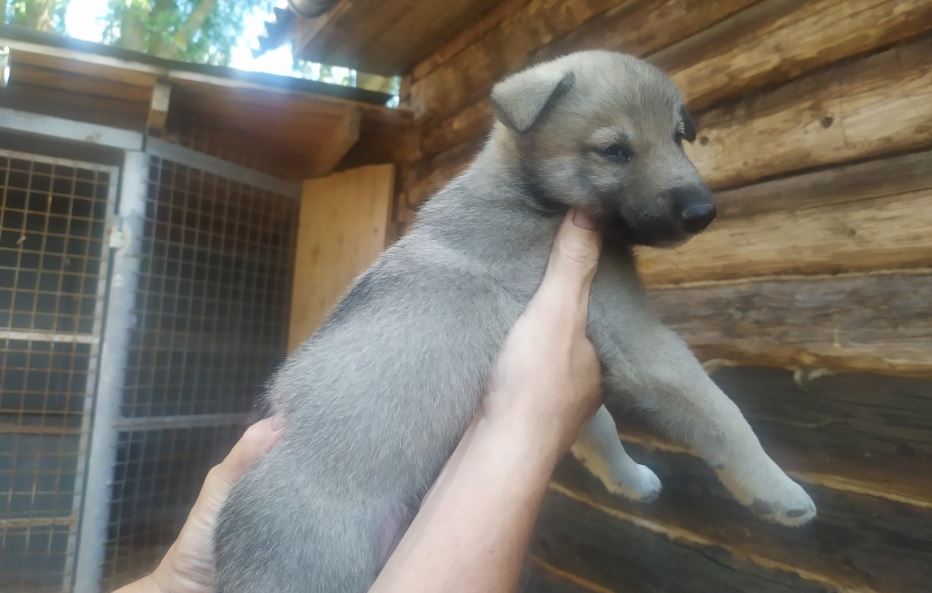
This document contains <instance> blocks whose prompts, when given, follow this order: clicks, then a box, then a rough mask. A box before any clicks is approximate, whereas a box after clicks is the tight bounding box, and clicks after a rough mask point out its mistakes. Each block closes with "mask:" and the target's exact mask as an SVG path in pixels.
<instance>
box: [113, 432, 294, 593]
mask: <svg viewBox="0 0 932 593" xmlns="http://www.w3.org/2000/svg"><path fill="white" fill-rule="evenodd" d="M281 436H282V425H281V422H279V418H277V417H272V418H266V419H265V420H261V421H259V422H257V423H255V424H253V425H252V426H250V427H249V428H248V429H246V432H245V433H244V434H243V436H242V438H240V440H239V442H237V443H236V445H234V446H233V449H232V450H230V452H229V453H228V454H227V456H226V458H225V459H224V460H223V461H222V462H220V463H219V464H218V465H216V466H214V467H213V468H212V469H211V470H210V472H208V474H207V479H206V480H205V481H204V486H203V487H202V488H201V492H200V494H199V495H198V497H197V501H195V503H194V507H193V508H192V509H191V513H190V514H189V515H188V520H187V521H186V522H185V524H184V526H183V527H182V528H181V533H180V534H179V535H178V539H177V540H175V543H174V544H172V546H171V548H169V550H168V552H167V553H166V554H165V557H164V558H163V559H162V561H161V562H160V563H159V565H158V567H157V568H156V569H155V571H153V572H152V574H150V575H148V576H146V577H143V578H142V579H140V580H138V581H135V582H133V583H131V584H129V585H127V586H126V587H124V588H122V589H120V590H119V591H118V592H117V593H143V592H145V593H150V592H151V593H156V592H158V593H213V592H214V591H216V579H215V577H216V574H215V567H214V546H213V532H214V525H215V524H216V522H217V515H218V514H219V513H220V509H221V507H222V506H223V503H224V501H225V500H226V499H227V496H228V495H229V493H230V489H231V488H232V487H233V484H235V483H236V482H237V481H238V480H239V479H240V478H241V477H243V475H244V474H245V473H246V471H247V470H249V468H250V467H252V465H253V464H254V463H255V462H256V461H258V460H259V458H260V457H262V456H263V455H265V454H266V453H268V452H269V450H271V449H272V447H274V446H275V444H276V443H277V442H278V440H279V439H280V438H281Z"/></svg>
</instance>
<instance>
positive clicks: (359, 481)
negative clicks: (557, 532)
mask: <svg viewBox="0 0 932 593" xmlns="http://www.w3.org/2000/svg"><path fill="white" fill-rule="evenodd" d="M567 81H568V82H567ZM540 85H543V87H541V86H540ZM493 98H494V102H495V105H496V109H497V111H498V113H499V118H500V120H501V122H505V123H498V124H496V126H495V128H494V130H493V131H492V134H491V136H490V139H489V142H488V144H487V145H486V147H485V148H484V150H483V151H482V152H481V153H480V154H479V156H478V157H477V159H476V161H475V162H474V163H473V165H472V166H471V167H470V168H469V169H468V170H467V171H466V172H465V173H464V174H463V175H461V176H460V177H459V178H457V179H455V180H454V181H453V182H452V183H450V184H449V185H448V186H447V187H446V188H445V189H443V190H441V191H440V192H439V193H438V194H437V195H436V196H434V197H433V198H432V199H431V200H430V201H429V202H428V203H427V204H426V205H425V207H424V208H423V209H422V210H421V212H420V214H419V217H418V220H417V222H416V224H415V225H414V226H413V228H412V229H411V231H410V232H409V233H408V234H407V235H406V236H405V237H403V238H402V239H401V240H400V241H398V242H397V243H396V244H395V245H394V246H393V247H391V248H390V249H388V250H387V251H386V252H385V254H384V255H383V256H382V257H381V258H380V259H379V261H378V262H377V263H376V264H375V265H374V266H373V267H372V268H371V269H370V270H369V271H367V272H366V273H365V274H364V275H363V276H361V277H360V278H359V279H358V280H357V282H356V284H355V286H354V287H353V288H352V289H351V290H350V291H349V292H348V294H347V296H346V297H345V298H344V300H343V302H342V303H341V304H340V305H339V306H338V307H337V309H336V310H335V312H334V313H333V314H332V316H331V318H330V319H329V321H328V322H327V323H326V324H325V325H324V326H323V327H322V328H321V329H320V330H319V331H318V332H317V333H316V334H315V335H314V336H313V337H312V338H311V339H309V340H308V341H307V343H306V344H304V346H302V347H301V348H300V350H299V351H298V352H296V353H295V354H294V355H292V356H291V358H290V359H289V360H288V362H286V363H285V365H284V366H283V367H282V368H281V369H280V370H279V372H278V374H277V375H276V377H275V378H274V380H273V382H272V383H271V386H270V388H269V389H268V393H267V399H268V404H269V406H270V408H271V409H272V410H273V411H275V412H279V413H282V414H283V415H284V418H285V424H286V432H285V436H284V438H283V440H282V442H281V443H279V444H278V445H277V446H276V447H275V449H274V450H273V451H272V452H271V453H269V454H268V455H267V456H266V457H265V458H263V459H262V460H261V461H260V462H259V463H258V464H257V465H256V466H255V467H254V468H253V469H252V470H251V471H250V472H249V473H248V474H247V475H246V476H245V477H244V478H243V479H242V480H241V481H240V482H239V483H238V484H237V485H236V487H235V488H234V489H233V492H232V494H231V496H230V499H229V501H228V502H227V504H226V505H225V507H224V509H223V512H222V514H221V518H220V523H219V526H218V528H217V532H216V534H215V543H216V551H217V561H218V572H219V585H220V588H221V590H222V591H223V592H224V593H265V592H267V591H275V592H276V593H299V592H300V593H362V592H363V591H365V590H367V588H368V587H369V585H370V584H371V582H372V581H373V579H374V578H375V576H376V575H377V572H378V570H379V568H380V566H381V564H382V563H383V562H384V560H385V558H386V557H387V555H388V553H389V552H390V550H391V548H392V546H393V545H394V543H395V542H396V541H397V539H398V537H400V534H401V533H402V532H403V530H404V528H405V526H406V525H407V523H408V522H409V521H410V518H411V517H412V516H413V514H414V512H415V510H416V508H417V505H418V503H419V501H420V499H421V497H422V496H423V494H424V492H425V491H426V490H427V488H428V487H429V486H430V484H431V483H432V481H433V480H434V478H435V477H436V475H437V473H438V472H439V470H440V468H441V466H442V465H443V463H444V461H445V460H446V459H447V457H448V456H449V454H450V453H451V451H452V450H453V448H454V447H455V446H456V443H457V441H458V439H459V438H460V436H461V435H462V433H463V431H464V429H465V427H466V425H467V423H468V422H469V419H470V417H471V416H472V414H473V412H474V410H475V408H476V404H477V402H478V400H479V398H480V397H481V395H482V391H483V387H484V384H485V379H486V375H487V373H488V371H489V368H490V365H491V364H492V361H493V359H494V357H495V355H496V353H497V351H498V349H499V346H500V344H501V343H502V340H503V338H504V336H505V334H506V332H507V331H508V329H509V328H510V327H511V325H512V324H513V323H514V321H515V320H516V318H517V317H518V315H519V314H520V313H521V311H522V310H523V309H524V307H525V305H526V303H527V302H528V300H529V299H530V297H531V295H532V294H533V293H534V291H535V289H536V287H537V285H538V284H539V282H540V280H541V277H542V275H543V272H544V268H545V265H546V262H547V259H548V256H549V252H550V247H551V244H552V241H553V236H554V233H555V231H556V228H557V226H558V224H559V222H560V218H561V216H560V215H561V214H562V213H563V212H565V210H566V208H567V207H577V208H581V209H584V210H586V211H587V212H589V213H590V214H592V215H593V216H594V217H595V218H596V219H597V220H599V222H600V223H601V225H602V229H603V232H604V236H605V247H604V250H603V256H602V259H601V262H600V266H599V271H598V274H597V276H596V280H595V282H594V285H593V289H592V294H591V298H590V303H591V304H590V313H589V334H590V336H591V338H592V340H593V342H594V344H595V345H596V348H597V350H598V352H599V355H600V358H601V359H602V361H603V363H604V368H605V374H604V383H605V385H606V389H607V390H608V392H609V393H610V394H614V395H618V396H621V397H625V398H628V399H629V400H630V401H631V402H632V403H634V404H636V405H638V406H639V407H641V408H643V409H645V410H647V411H648V413H649V414H650V415H651V416H652V417H653V418H654V419H655V420H656V421H657V424H658V425H659V426H660V427H662V428H663V429H665V430H666V431H668V432H669V433H670V434H671V435H672V436H674V437H675V438H677V439H679V440H680V441H681V442H683V443H684V444H686V445H687V446H689V447H691V448H693V449H694V450H696V451H697V452H699V453H700V454H701V455H703V456H704V457H705V458H706V459H707V460H708V461H709V462H710V463H713V464H715V465H716V467H719V468H721V469H719V470H718V474H719V476H720V478H721V480H722V482H723V483H724V484H725V485H726V486H727V487H728V488H729V489H730V490H731V491H732V492H733V494H734V495H735V496H736V497H737V498H738V500H739V501H741V502H742V503H743V504H745V505H752V504H753V506H754V507H755V508H767V509H768V510H769V512H768V513H767V518H768V519H771V520H777V521H780V522H783V523H786V524H800V523H803V522H805V521H807V520H808V519H810V518H811V517H812V516H813V515H814V513H815V508H814V506H813V505H812V502H811V501H810V500H809V498H808V496H806V494H805V492H803V491H802V489H801V488H799V486H798V485H796V484H795V483H793V482H792V481H791V480H789V478H787V477H786V476H785V475H784V474H783V472H782V471H780V469H779V468H777V466H776V465H775V464H774V463H773V462H772V461H771V460H770V459H769V458H768V457H767V456H766V454H765V453H764V452H763V450H762V449H761V447H760V445H759V443H758V441H757V438H756V437H755V436H754V434H753V433H752V432H751V429H750V427H749V426H748V425H747V422H745V420H744V418H743V417H742V416H741V414H740V412H739V411H738V409H737V408H736V407H735V406H734V404H733V403H732V402H731V401H730V400H729V399H728V398H727V397H726V396H725V395H724V394H723V393H722V392H721V391H719V390H718V388H717V387H716V386H715V384H714V383H713V382H712V381H711V380H710V379H709V378H708V377H707V376H706V374H705V373H704V372H703V371H702V368H701V367H700V365H699V364H698V362H696V360H695V359H694V357H693V356H692V355H691V353H690V352H689V350H688V349H687V348H686V347H685V346H684V344H683V343H682V341H681V340H680V339H679V338H678V337H677V336H675V335H674V334H673V333H672V332H670V331H669V330H667V329H666V328H664V327H663V325H661V324H660V322H659V321H658V320H657V319H656V317H655V316H654V315H653V313H652V312H651V311H650V308H649V306H648V303H647V300H646V297H645V294H644V290H643V288H642V286H641V284H640V282H639V280H638V277H637V273H636V270H635V265H634V257H633V255H632V250H631V248H632V242H637V243H648V244H669V243H675V242H678V241H682V240H683V239H685V238H686V237H687V236H688V233H686V232H685V231H684V228H683V223H682V221H681V219H680V217H681V213H682V211H683V209H684V208H686V207H687V206H688V205H690V204H692V205H695V204H697V203H703V204H704V203H705V202H704V201H707V200H710V195H709V193H708V190H707V189H705V186H704V185H703V184H702V182H701V180H700V178H699V176H698V174H697V172H696V170H695V169H694V168H693V166H692V164H691V163H690V162H689V160H688V159H687V158H686V156H685V154H684V153H683V151H682V149H681V147H680V146H679V140H680V139H681V138H682V137H683V136H686V135H687V132H688V130H687V128H690V127H691V122H686V121H684V115H683V114H684V113H685V110H684V109H683V106H682V101H681V99H680V97H679V94H678V92H677V91H676V89H675V88H674V86H673V85H672V83H671V82H670V81H669V80H668V79H667V78H666V77H665V76H664V75H663V74H662V73H661V72H659V71H658V70H656V69H655V68H653V67H652V66H649V65H647V64H646V63H644V62H641V61H639V60H636V59H634V58H632V57H629V56H625V55H622V54H617V53H612V52H581V53H577V54H572V55H569V56H566V57H564V58H561V59H558V60H555V61H553V62H549V63H546V64H543V65H539V66H536V67H534V68H532V69H530V70H527V71H524V72H522V73H519V74H516V75H514V76H512V77H510V78H508V79H506V80H505V81H504V82H502V83H500V84H499V85H497V86H496V88H495V91H494V92H493ZM685 117H688V115H687V116H685ZM505 124H507V125H505ZM508 126H511V127H508ZM693 133H694V132H693ZM617 143H623V144H624V145H625V151H624V155H619V156H617V157H616V156H615V155H614V153H615V150H614V148H613V145H614V144H617ZM629 157H630V158H629ZM574 454H576V455H577V457H579V458H580V459H581V460H582V461H583V463H585V464H586V467H588V468H590V470H592V471H593V472H594V473H596V475H598V476H599V478H600V479H602V481H603V482H604V483H605V484H606V486H607V487H609V488H610V489H613V490H614V491H616V492H619V493H621V494H623V495H625V496H629V497H631V498H635V499H643V500H649V499H651V498H653V497H655V496H656V495H657V493H658V492H659V490H660V484H659V481H658V480H657V478H656V476H654V474H653V473H652V472H651V471H650V470H649V469H647V468H645V467H643V466H640V465H638V464H636V463H634V462H633V461H632V460H631V459H630V457H628V456H627V454H626V453H625V451H624V448H623V446H622V445H621V443H620V442H619V441H618V439H617V434H616V431H615V429H614V424H613V422H612V419H611V417H610V416H609V415H608V413H607V412H605V411H604V409H602V410H600V411H599V413H598V414H597V415H596V417H595V418H594V419H593V421H592V422H591V423H590V426H589V428H588V429H587V430H586V431H585V433H584V434H583V435H582V438H581V439H580V441H579V443H578V444H577V445H576V446H574ZM762 505H766V507H763V506H762Z"/></svg>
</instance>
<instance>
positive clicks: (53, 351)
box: [0, 150, 115, 591]
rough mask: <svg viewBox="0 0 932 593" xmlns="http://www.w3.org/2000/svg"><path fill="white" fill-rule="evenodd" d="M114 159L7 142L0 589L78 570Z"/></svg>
mask: <svg viewBox="0 0 932 593" xmlns="http://www.w3.org/2000/svg"><path fill="white" fill-rule="evenodd" d="M114 177H115V171H114V169H113V168H112V167H104V166H98V165H93V164H88V163H78V162H74V161H66V160H61V159H49V158H45V157H40V156H36V155H31V154H24V153H15V152H10V151H5V150H0V196H2V208H0V589H2V590H10V591H38V590H46V589H48V590H60V589H61V588H62V587H63V586H65V584H66V583H67V582H68V581H69V580H70V571H71V568H72V566H71V552H72V550H73V546H74V539H75V537H76V530H77V511H78V507H79V505H80V485H81V476H82V471H83V467H84V464H83V458H84V454H85V450H86V447H85V445H86V436H87V432H88V423H89V409H90V404H91V398H90V397H89V394H90V393H91V392H92V390H93V387H94V372H95V367H96V357H97V352H98V344H99V341H100V339H99V337H100V319H101V315H102V301H103V294H104V280H105V278H104V277H105V274H106V264H107V262H106V258H105V255H106V251H105V248H104V237H105V234H106V232H105V231H106V228H107V224H108V220H109V216H110V213H111V209H112V203H113V196H114V187H113V183H114V181H115V180H114Z"/></svg>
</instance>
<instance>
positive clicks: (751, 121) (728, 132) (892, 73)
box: [686, 38, 932, 187]
mask: <svg viewBox="0 0 932 593" xmlns="http://www.w3.org/2000/svg"><path fill="white" fill-rule="evenodd" d="M699 130H700V132H699V138H698V140H697V142H695V143H693V144H692V145H690V146H688V147H687V149H686V151H687V153H688V154H689V156H690V158H691V159H692V160H693V163H695V165H696V167H697V168H698V169H699V171H700V172H702V174H703V176H704V177H705V179H706V180H707V181H708V183H709V184H710V185H712V186H713V187H727V186H736V185H741V184H744V183H749V182H751V181H754V180H757V179H761V178H763V177H768V176H772V175H777V174H784V173H787V172H790V171H794V170H800V169H811V168H814V167H818V166H826V165H831V164H836V163H840V162H844V161H847V160H852V159H865V158H870V157H872V156H877V155H880V154H885V153H891V152H896V151H907V150H910V149H914V148H919V147H924V146H928V145H929V144H930V143H932V38H927V39H923V40H921V41H918V42H915V43H911V44H909V45H905V46H901V47H895V48H891V49H889V50H887V51H884V52H881V53H878V54H874V55H871V56H868V57H866V58H864V59H861V60H857V61H855V62H851V63H847V64H844V65H840V66H837V67H834V68H832V69H830V70H825V71H822V72H818V73H815V74H812V75H809V76H806V77H804V78H801V79H799V80H796V81H794V82H792V83H790V84H788V85H786V86H784V87H781V88H779V89H777V90H776V91H774V92H771V93H768V94H765V95H761V96H760V97H753V98H748V99H746V100H743V101H740V102H738V103H736V104H734V105H729V106H727V107H722V108H718V109H714V110H712V111H709V112H706V113H705V114H704V115H702V116H701V117H700V118H699Z"/></svg>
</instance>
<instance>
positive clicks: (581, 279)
mask: <svg viewBox="0 0 932 593" xmlns="http://www.w3.org/2000/svg"><path fill="white" fill-rule="evenodd" d="M601 250H602V237H601V235H600V234H599V232H598V231H597V229H596V224H595V222H594V221H593V220H592V219H591V218H589V217H588V216H587V215H586V214H585V213H583V212H581V211H579V210H570V211H569V212H568V213H567V215H566V217H565V218H564V219H563V222H562V223H561V224H560V228H559V229H558V230H557V235H556V237H555V238H554V240H553V249H552V250H551V252H550V261H549V263H548V264H547V272H546V273H545V274H544V280H543V282H542V283H541V290H546V291H550V290H557V291H560V292H566V291H572V292H573V293H574V294H575V293H576V292H577V291H578V293H579V296H580V298H581V299H583V302H586V301H588V298H589V289H590V287H591V286H592V279H593V278H594V277H595V271H596V267H597V266H598V263H599V253H600V252H601Z"/></svg>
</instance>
